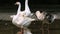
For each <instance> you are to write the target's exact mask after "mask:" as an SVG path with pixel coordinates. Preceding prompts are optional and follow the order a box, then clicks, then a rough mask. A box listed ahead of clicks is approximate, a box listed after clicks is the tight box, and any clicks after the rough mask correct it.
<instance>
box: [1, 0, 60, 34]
mask: <svg viewBox="0 0 60 34" xmlns="http://www.w3.org/2000/svg"><path fill="white" fill-rule="evenodd" d="M17 1H20V2H21V4H22V7H21V10H22V11H23V10H24V8H25V4H24V3H25V0H0V34H16V33H17V32H18V31H19V28H18V27H16V26H15V25H13V24H12V22H11V18H9V16H10V15H12V14H16V12H17V8H18V6H16V5H14V3H15V2H17ZM29 8H30V10H31V12H33V13H35V12H36V11H37V10H43V11H46V12H49V13H59V14H60V0H29ZM59 16H60V15H59ZM34 23H35V24H34ZM41 27H42V22H41V21H34V22H32V23H31V25H30V26H29V27H28V28H29V29H31V32H32V33H33V34H60V20H55V21H54V22H53V23H52V24H49V26H48V24H44V25H43V27H44V28H43V29H44V32H43V30H42V28H41Z"/></svg>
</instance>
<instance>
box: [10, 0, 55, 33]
mask: <svg viewBox="0 0 60 34" xmlns="http://www.w3.org/2000/svg"><path fill="white" fill-rule="evenodd" d="M15 5H18V10H17V14H16V15H10V18H12V23H13V24H14V25H16V26H17V27H19V28H24V33H23V34H32V33H31V31H30V30H29V29H28V28H27V27H28V26H29V25H30V24H31V22H32V21H35V20H36V19H34V18H31V16H32V15H33V13H31V11H30V8H29V6H28V0H25V10H24V11H21V3H20V2H16V3H15ZM35 15H36V17H37V19H39V20H44V18H45V15H46V14H45V13H44V12H40V11H36V13H35ZM49 17H50V16H49V15H47V18H49ZM55 18H56V16H53V19H52V18H51V19H52V20H53V21H54V19H55Z"/></svg>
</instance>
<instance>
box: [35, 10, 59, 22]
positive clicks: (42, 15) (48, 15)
mask: <svg viewBox="0 0 60 34" xmlns="http://www.w3.org/2000/svg"><path fill="white" fill-rule="evenodd" d="M35 14H36V16H37V18H38V19H39V20H41V21H43V20H44V19H45V18H46V19H48V21H49V22H50V23H53V22H54V20H55V19H60V16H59V15H60V14H54V13H53V14H52V13H47V12H40V11H36V13H35Z"/></svg>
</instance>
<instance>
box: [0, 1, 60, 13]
mask: <svg viewBox="0 0 60 34" xmlns="http://www.w3.org/2000/svg"><path fill="white" fill-rule="evenodd" d="M17 1H20V2H21V4H22V7H21V10H24V8H25V4H24V3H25V0H0V12H16V10H17V6H15V5H14V3H15V2H17ZM29 7H30V10H31V11H32V12H36V11H37V10H53V11H50V12H56V11H57V12H60V11H59V9H60V0H29Z"/></svg>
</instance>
